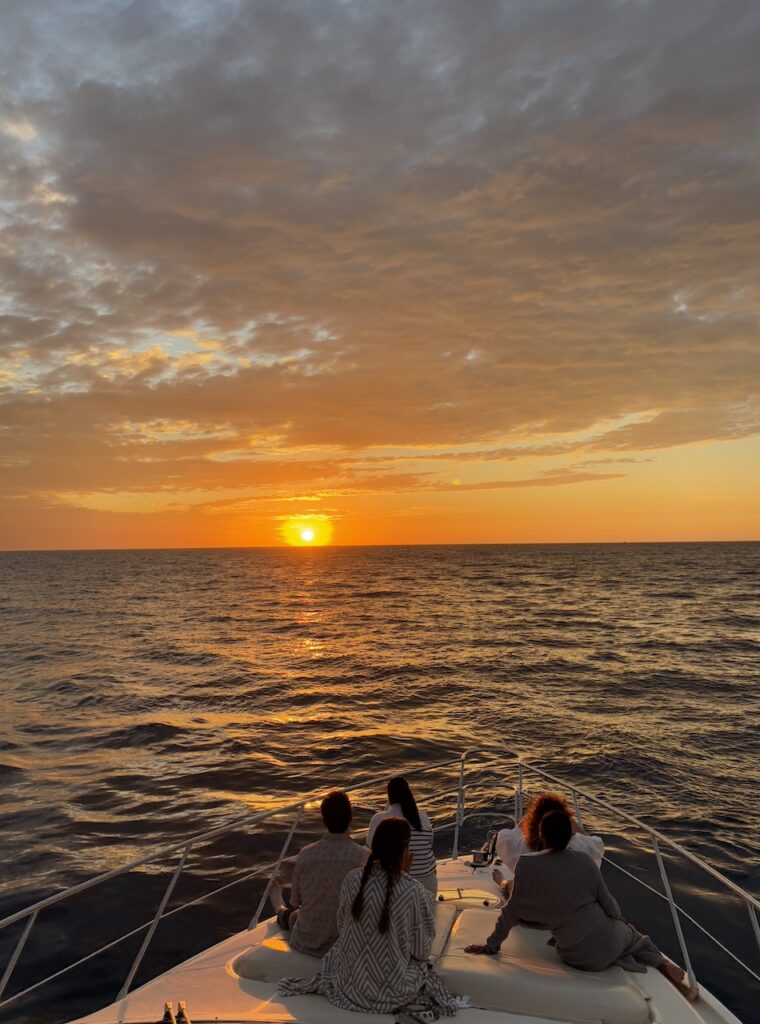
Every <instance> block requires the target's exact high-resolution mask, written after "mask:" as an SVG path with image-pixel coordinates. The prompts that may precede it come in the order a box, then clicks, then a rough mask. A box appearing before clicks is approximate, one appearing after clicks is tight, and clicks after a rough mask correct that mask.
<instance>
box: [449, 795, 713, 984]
mask: <svg viewBox="0 0 760 1024" xmlns="http://www.w3.org/2000/svg"><path fill="white" fill-rule="evenodd" d="M539 828H540V835H541V842H542V848H543V849H544V850H545V851H546V856H543V857H520V859H519V860H518V862H517V865H516V868H515V880H514V885H513V887H512V895H511V897H510V900H509V902H508V903H507V905H506V906H505V907H504V909H503V910H502V912H501V914H500V915H499V918H498V920H497V922H496V927H495V928H494V930H493V931H492V932H491V934H490V935H489V936H488V938H487V939H486V941H485V943H484V945H482V946H480V945H473V946H467V947H465V952H466V953H498V951H499V949H500V947H501V944H502V942H504V940H505V939H506V937H507V935H509V932H510V930H511V929H512V928H513V927H514V925H516V924H519V923H520V922H521V921H523V920H527V921H534V922H537V923H540V925H542V926H543V927H544V928H548V929H549V930H550V931H551V933H552V935H553V936H554V944H555V947H556V950H557V953H558V954H559V955H560V957H561V958H562V959H563V960H564V961H565V963H566V964H569V965H570V966H571V967H577V968H579V969H580V970H583V971H603V970H605V969H606V968H607V967H611V966H612V965H613V964H618V965H619V966H620V967H623V968H624V969H625V970H627V971H639V972H643V971H644V970H645V968H646V967H647V966H650V967H656V968H657V969H658V970H659V971H661V972H662V974H664V975H665V977H666V978H667V979H668V981H670V982H671V983H672V984H673V985H675V986H676V988H678V989H679V991H680V992H681V993H682V994H683V995H684V996H685V997H686V998H687V999H688V1000H689V1002H694V1001H696V999H698V997H699V990H698V989H697V987H696V986H693V987H692V986H689V985H687V984H686V982H685V974H684V972H683V971H682V970H681V968H680V967H678V966H677V965H676V964H674V963H672V961H670V960H667V959H666V958H665V957H664V956H663V955H662V953H661V952H660V951H659V949H658V948H657V947H656V946H655V944H654V943H653V942H652V940H651V939H650V938H649V937H648V936H647V935H642V934H641V933H640V932H638V931H636V929H635V928H634V927H633V925H631V924H628V922H627V921H625V920H623V915H622V914H621V913H620V907H619V906H618V905H617V903H616V902H615V900H614V899H613V897H612V896H611V895H610V893H609V890H608V889H607V886H606V885H605V883H604V879H603V878H602V873H601V871H600V870H599V868H598V867H597V865H596V864H595V863H594V861H593V860H592V858H591V857H588V856H586V854H585V853H580V852H578V851H577V850H573V849H572V848H571V847H570V839H571V836H572V835H573V824H572V821H571V819H570V816H569V815H568V814H566V813H565V812H564V811H550V812H549V814H546V815H544V817H543V818H542V819H541V822H540V825H539Z"/></svg>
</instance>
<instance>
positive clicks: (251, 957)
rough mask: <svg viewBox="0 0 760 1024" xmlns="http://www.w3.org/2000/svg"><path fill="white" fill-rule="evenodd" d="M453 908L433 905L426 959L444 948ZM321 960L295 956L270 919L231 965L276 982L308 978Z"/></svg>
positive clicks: (243, 973) (256, 978) (240, 971)
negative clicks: (260, 937)
mask: <svg viewBox="0 0 760 1024" xmlns="http://www.w3.org/2000/svg"><path fill="white" fill-rule="evenodd" d="M456 915H457V911H456V907H453V906H451V905H450V904H445V903H436V905H435V939H434V940H433V948H432V949H431V951H430V958H431V959H432V960H435V959H436V958H437V957H439V956H440V955H441V952H442V951H443V948H444V946H445V945H446V943H447V941H448V938H449V933H450V932H451V926H452V925H453V924H454V919H455V918H456ZM320 963H321V960H320V959H319V957H316V956H308V955H307V954H306V953H299V952H298V950H295V949H293V948H292V947H291V945H290V941H289V935H288V933H287V932H286V931H283V930H282V928H280V926H279V925H278V924H277V922H276V921H275V920H274V919H272V920H271V921H269V922H267V930H266V934H265V936H264V938H263V940H262V941H261V942H260V943H259V944H258V945H256V946H252V947H251V949H249V950H247V951H246V952H245V953H243V954H242V956H239V957H238V958H237V960H235V962H234V964H233V965H232V968H233V970H234V971H235V973H236V974H237V975H238V976H239V977H241V978H248V979H249V980H250V981H279V980H280V978H288V977H289V978H310V977H311V976H312V975H313V974H316V973H317V971H318V970H319V965H320Z"/></svg>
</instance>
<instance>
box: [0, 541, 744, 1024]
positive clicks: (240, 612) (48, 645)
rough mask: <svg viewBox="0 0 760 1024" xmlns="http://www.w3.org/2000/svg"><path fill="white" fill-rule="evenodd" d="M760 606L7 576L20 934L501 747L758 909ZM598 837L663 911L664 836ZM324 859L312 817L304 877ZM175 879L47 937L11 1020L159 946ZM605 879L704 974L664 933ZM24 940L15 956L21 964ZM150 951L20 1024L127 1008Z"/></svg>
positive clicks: (578, 586)
mask: <svg viewBox="0 0 760 1024" xmlns="http://www.w3.org/2000/svg"><path fill="white" fill-rule="evenodd" d="M759 597H760V543H744V544H739V543H736V544H734V543H723V544H620V545H519V546H511V545H501V546H485V545H484V546H454V547H392V548H391V547H384V548H382V547H377V548H373V547H367V548H313V549H308V548H293V549H235V550H218V549H215V550H171V551H166V550H162V551H153V550H151V551H92V552H36V553H34V552H23V553H20V552H19V553H16V552H6V553H3V554H0V621H1V622H2V627H3V643H2V651H1V652H0V679H1V680H2V683H1V689H0V710H1V711H2V714H1V716H0V780H1V781H2V789H1V790H0V792H1V793H2V796H1V797H0V824H1V826H2V836H3V839H2V852H1V853H0V917H3V916H5V915H7V914H10V913H11V912H13V911H15V910H16V909H19V908H20V907H22V906H24V905H26V904H27V903H29V902H31V901H33V900H35V899H38V898H41V897H42V896H45V895H48V894H50V893H52V892H55V891H58V890H60V889H62V888H64V887H66V886H69V885H71V884H73V883H76V882H79V881H82V880H83V879H85V878H87V877H89V876H91V875H94V874H96V873H99V872H102V871H107V870H110V869H112V868H114V867H116V866H118V865H119V864H120V863H122V862H125V861H127V860H129V859H131V858H134V857H137V856H139V855H141V854H142V853H144V852H146V851H148V850H149V849H151V848H152V847H156V846H161V845H165V844H169V843H172V842H176V841H178V840H179V839H181V838H183V837H185V836H189V835H192V834H193V833H196V832H198V831H200V830H202V829H204V828H206V827H211V826H212V825H216V824H222V823H224V822H226V821H229V820H231V819H233V818H236V817H239V816H240V815H241V814H244V813H246V812H249V811H252V810H257V809H268V808H271V807H273V806H276V805H279V804H283V803H289V802H292V801H293V800H294V799H295V798H296V796H298V795H300V794H304V793H309V792H311V791H324V790H325V789H327V788H329V787H332V786H343V785H348V784H349V783H350V782H352V781H354V780H367V779H372V778H376V777H377V778H383V777H386V776H390V775H393V774H398V773H400V772H403V771H404V770H407V769H409V768H411V767H414V766H419V765H423V764H434V763H437V762H439V761H442V760H445V759H447V758H449V757H453V756H456V755H458V754H459V753H461V751H462V750H464V749H466V748H469V747H478V746H482V745H484V744H488V745H497V746H499V747H503V748H504V750H505V751H506V752H510V754H514V755H520V756H522V757H525V758H528V759H530V760H531V761H534V762H536V763H537V764H539V765H540V766H542V767H543V768H545V769H546V770H548V771H551V772H553V773H556V774H557V775H559V776H562V777H565V778H567V779H568V780H570V781H571V782H572V784H574V785H576V786H578V787H581V788H585V789H587V790H589V791H591V792H592V793H595V794H598V795H600V796H603V797H605V798H606V799H607V800H610V801H612V802H614V803H617V804H619V805H620V806H621V807H624V808H625V809H626V810H627V811H629V812H630V813H631V814H634V815H636V816H639V817H641V818H642V819H644V820H645V821H646V822H647V823H648V824H649V825H652V826H654V827H657V828H659V829H661V830H662V831H663V832H664V833H665V834H666V835H668V836H669V837H670V838H672V839H674V840H676V841H678V842H679V843H682V844H683V845H684V846H686V847H688V849H690V850H691V851H693V852H694V853H695V854H697V855H699V856H701V857H703V858H705V859H706V860H707V861H709V862H710V863H711V864H712V865H714V866H715V867H716V868H717V869H718V870H720V871H721V872H723V873H725V874H726V875H727V876H728V877H729V878H730V879H732V880H734V881H735V882H736V883H738V884H739V885H740V886H742V887H743V888H745V889H747V890H748V891H750V892H752V893H754V894H755V895H757V893H758V890H759V889H760V869H759V867H758V863H759V861H758V849H757V846H758V844H757V837H758V782H759V781H760V779H759V777H758V763H759V762H760V758H759V757H758V754H759V752H760V750H759V747H760V743H759V741H758V736H760V730H759V729H758V725H759V724H760V709H759V704H758V655H759V654H760V602H759V601H758V598H759ZM515 780H516V775H515V770H514V759H513V758H512V757H508V756H505V759H504V762H503V764H499V765H496V764H494V765H492V767H491V768H490V769H489V771H487V772H486V771H484V772H483V773H481V774H480V775H479V774H478V773H477V771H475V772H474V774H473V778H472V785H471V786H469V787H468V791H467V811H468V813H470V812H476V811H482V812H485V811H488V810H493V811H494V815H493V818H492V819H489V818H488V817H487V816H484V817H483V818H482V819H473V820H471V821H470V823H469V824H468V826H467V829H466V830H465V836H464V839H465V842H466V843H469V844H470V845H472V844H477V845H479V842H480V840H481V839H482V837H483V835H484V834H485V831H486V830H487V829H488V827H489V826H490V825H491V824H499V823H503V822H505V821H507V820H508V819H509V816H510V814H511V807H512V798H513V792H514V784H515ZM528 782H529V785H530V786H531V787H532V788H534V789H535V788H536V782H535V780H531V779H528ZM455 784H456V768H455V767H453V766H452V767H448V768H441V769H436V770H435V771H433V772H431V773H430V774H428V775H424V776H420V778H419V780H418V782H417V784H416V786H415V788H416V791H417V794H418V799H419V802H420V805H421V806H423V807H424V809H426V810H427V811H428V813H429V814H430V815H431V817H432V818H433V819H434V823H443V822H445V821H447V820H449V819H450V818H451V816H452V813H453V797H454V787H455ZM383 803H384V793H383V791H382V786H378V787H376V788H375V789H373V790H372V791H362V793H361V794H359V797H358V798H357V801H356V815H355V823H356V826H357V828H360V827H363V826H366V824H367V821H368V819H369V816H370V814H371V813H372V812H373V811H374V810H377V809H379V808H381V807H382V806H383ZM582 809H583V813H584V820H585V822H586V824H587V825H588V827H590V828H592V829H593V830H595V831H598V832H599V834H601V835H603V836H604V838H605V842H606V844H607V847H608V850H609V851H610V854H611V856H613V859H615V860H616V861H618V863H619V864H621V865H623V866H625V867H626V869H627V870H629V871H631V872H632V873H634V874H637V875H639V876H641V877H642V878H645V879H646V880H647V881H648V882H649V883H650V884H651V885H653V886H655V887H657V886H658V885H659V880H658V876H657V869H656V865H654V862H653V858H652V857H651V855H650V854H649V852H648V851H649V849H650V847H649V845H648V840H647V839H646V836H644V835H641V834H637V832H636V830H635V829H634V828H633V827H631V826H628V825H626V826H625V827H624V828H621V826H620V824H619V823H615V821H614V820H613V819H612V818H610V817H605V816H604V815H603V814H601V813H600V811H599V809H598V808H597V809H594V808H593V807H592V806H591V805H583V804H582ZM286 828H287V822H286V821H281V822H279V823H278V825H277V826H276V828H275V829H274V831H273V833H271V834H261V833H257V832H255V830H247V829H244V828H241V829H239V830H233V831H232V832H231V833H229V834H228V835H227V836H225V837H224V838H223V840H220V841H218V842H215V843H212V844H210V845H208V846H204V847H199V848H197V849H196V850H193V851H192V853H191V856H190V859H189V860H188V866H187V869H186V871H185V872H183V876H182V878H181V880H180V883H179V886H178V889H177V890H176V892H175V898H174V899H173V902H172V904H171V906H174V905H175V904H176V903H178V902H181V901H182V900H184V899H187V898H189V897H190V896H195V895H200V894H202V893H203V892H205V891H208V890H209V889H212V888H215V887H216V886H218V885H220V884H222V883H224V882H225V881H227V880H232V879H233V878H234V877H235V872H237V873H238V874H239V873H241V872H242V871H244V870H250V869H251V868H252V867H253V866H255V864H256V863H257V861H259V860H261V859H272V858H273V856H276V852H277V849H278V847H279V842H280V840H281V837H282V834H283V830H286ZM278 830H279V831H278ZM317 831H318V823H317V817H316V813H315V812H312V813H311V814H308V815H307V818H306V821H305V824H304V827H303V828H302V829H301V830H300V831H299V833H298V834H297V836H296V840H295V847H296V848H297V847H298V845H300V844H301V843H302V842H304V841H307V840H308V839H310V838H313V836H314V835H315V834H316V833H317ZM438 843H439V853H440V854H443V853H445V852H447V850H448V849H450V844H451V832H450V831H449V832H442V833H441V834H440V836H439V839H438ZM468 848H469V847H468ZM173 863H174V862H173V861H172V860H171V858H169V859H168V860H167V862H166V863H165V864H162V865H161V866H160V869H158V868H150V869H145V870H140V871H135V872H132V873H131V874H130V875H129V876H126V877H122V878H118V879H115V880H114V881H113V882H110V883H108V884H107V886H105V887H104V890H105V891H104V892H103V893H102V894H99V895H98V897H97V898H95V897H94V896H92V894H87V895H85V896H81V897H77V898H75V899H74V900H73V901H72V904H71V906H70V907H68V906H66V907H64V908H59V909H56V910H54V911H47V912H43V913H42V914H41V915H40V918H39V920H38V922H37V924H36V925H35V929H34V932H33V934H32V937H31V939H30V942H29V945H28V947H27V949H26V950H25V951H24V954H23V956H22V958H21V961H20V963H19V966H18V968H17V970H16V972H15V973H14V976H13V979H12V981H11V984H10V987H9V989H8V992H7V993H6V995H8V994H12V993H13V992H14V991H17V990H18V989H20V988H21V987H23V986H24V985H27V984H31V983H33V982H34V981H35V980H37V979H38V978H39V977H41V976H42V975H41V974H40V973H39V972H40V971H45V972H47V971H52V970H57V969H59V968H61V967H63V966H65V965H66V964H67V963H69V962H71V961H72V960H74V959H76V958H77V957H78V956H81V955H84V954H85V953H87V952H89V951H90V950H93V949H95V948H96V947H97V945H99V944H101V942H106V941H110V940H111V939H113V938H116V937H117V936H118V935H119V934H120V933H121V931H126V930H127V927H136V926H137V925H138V924H140V923H142V922H143V921H145V920H148V919H150V917H151V916H152V914H153V912H154V910H155V907H156V905H157V902H158V900H159V899H160V896H161V893H162V892H163V889H164V887H165V885H166V883H167V880H168V878H169V877H170V872H171V870H172V867H173ZM668 865H669V867H670V866H671V861H670V860H668ZM672 873H673V884H674V889H675V891H676V897H677V899H679V900H682V901H683V902H684V905H685V906H687V909H689V912H690V913H693V914H694V916H695V917H697V918H698V919H699V920H700V921H701V922H702V923H703V924H704V925H705V926H706V927H707V928H709V930H711V931H714V932H715V934H716V935H718V936H719V937H720V939H721V941H723V942H724V944H725V945H727V946H728V947H729V949H731V950H732V951H734V952H736V953H738V954H739V955H741V956H742V958H743V959H745V960H746V961H747V962H748V963H749V964H750V965H751V966H752V967H753V969H754V970H755V971H757V972H758V973H760V953H759V952H758V949H757V947H756V946H755V945H754V942H753V939H752V933H751V930H750V922H749V918H748V915H747V912H746V908H745V907H744V906H743V905H742V904H741V902H739V901H737V900H735V899H733V898H728V897H725V898H724V897H723V896H722V895H721V894H720V887H719V886H718V885H717V884H716V883H714V882H713V880H711V879H710V878H709V877H708V876H706V875H704V874H703V873H702V872H700V871H699V870H698V869H696V868H694V867H692V866H689V865H684V864H683V863H679V862H678V859H677V858H676V859H674V860H673V862H672ZM605 874H606V876H607V877H608V881H609V883H610V885H611V887H612V888H613V891H616V892H617V893H618V895H619V896H620V898H621V902H622V903H623V907H624V910H625V911H626V913H628V914H630V916H631V917H632V918H633V919H634V921H635V923H636V924H637V925H638V926H639V927H640V928H641V929H642V930H644V931H649V933H650V934H652V936H653V937H654V938H655V939H656V940H657V941H658V942H660V943H661V944H662V945H663V947H664V948H665V949H666V951H667V952H671V953H672V954H673V955H675V956H676V957H678V952H677V946H676V944H675V940H674V936H673V929H672V925H671V923H670V922H669V919H668V916H667V907H666V906H665V904H662V905H659V904H658V901H657V900H656V899H655V897H654V896H652V897H651V900H650V903H651V906H649V904H648V903H647V902H646V900H642V898H640V897H639V896H637V894H636V892H635V891H634V888H633V883H632V882H630V880H629V879H627V876H625V875H623V874H622V873H621V872H619V871H617V870H615V869H613V868H611V867H606V868H605ZM257 886H258V888H257ZM260 892H261V883H259V882H256V881H254V882H251V883H246V884H244V885H241V886H238V887H232V888H231V889H229V890H227V892H226V893H225V894H223V895H222V896H220V897H218V898H215V899H214V900H212V901H210V902H209V903H208V904H205V903H204V904H200V905H198V906H196V907H193V908H191V909H189V910H187V911H183V912H182V913H180V914H177V915H175V916H173V917H172V918H171V919H169V920H167V921H165V922H163V923H162V924H161V925H160V926H159V929H158V931H157V933H156V937H155V939H154V942H153V944H152V946H151V950H150V951H149V954H148V957H147V958H146V961H145V963H144V965H143V967H142V968H141V971H140V973H139V974H138V978H137V979H136V983H137V984H139V983H140V982H141V981H144V980H146V979H147V978H148V977H149V976H151V975H152V974H155V973H156V972H157V971H158V970H161V969H164V968H165V967H166V966H168V965H170V964H171V963H172V962H175V961H176V960H177V959H179V958H180V957H185V956H187V955H189V954H190V953H191V952H195V951H197V950H199V949H201V948H203V947H204V946H206V945H208V944H209V943H210V942H212V941H218V940H219V939H221V938H223V937H225V936H226V935H228V934H231V933H232V932H234V931H237V930H239V929H240V928H242V927H245V925H246V924H247V922H248V918H249V917H250V916H251V913H252V909H253V907H254V906H255V904H256V901H257V897H258V895H259V894H260ZM655 917H656V918H657V920H655ZM644 918H645V919H644ZM18 934H19V927H18V926H14V927H13V928H11V929H8V930H6V932H5V933H3V934H0V963H2V958H3V957H7V955H8V951H9V949H10V948H12V943H13V942H15V939H16V938H17V936H18ZM686 935H687V940H688V941H689V944H690V948H692V949H693V958H694V962H695V966H696V968H697V973H698V976H699V977H700V978H701V979H702V980H703V981H704V982H705V983H706V984H708V986H710V987H711V988H712V989H713V990H714V991H715V992H716V994H718V995H719V996H720V997H721V998H723V999H724V1000H725V1001H726V1002H727V1003H728V1005H729V1006H731V1007H732V1008H733V1009H734V1011H735V1012H737V1013H739V1015H740V1016H743V1019H744V1020H745V1021H749V1020H751V1019H753V1018H752V1014H753V1013H755V1012H756V1004H755V1000H754V999H751V998H750V990H751V988H752V987H753V986H754V985H755V984H756V983H755V982H753V981H752V979H751V978H750V977H749V975H747V974H746V973H743V972H742V971H741V970H740V969H739V968H738V967H737V966H736V965H735V964H733V962H732V961H731V960H730V959H729V958H728V957H727V956H726V955H725V954H724V953H721V952H720V951H719V950H716V949H715V948H714V947H713V946H712V944H711V943H710V942H709V941H708V940H707V939H705V938H704V936H703V935H701V933H699V932H698V930H697V929H695V928H694V927H693V926H691V925H689V924H688V922H687V927H686ZM139 941H140V937H139V936H138V937H137V938H136V939H134V940H130V941H129V942H126V943H124V944H123V946H121V947H118V946H117V947H114V948H113V949H112V950H110V951H109V952H108V953H106V954H104V955H102V956H101V957H99V958H96V959H94V960H93V961H92V962H91V963H90V964H88V965H87V967H86V968H81V969H77V971H75V972H72V974H71V975H69V976H64V977H63V978H62V979H60V980H59V981H56V982H55V983H53V984H52V985H51V986H49V987H48V988H45V989H42V990H41V991H40V992H39V994H35V995H32V996H29V997H27V998H25V999H24V1000H21V1001H19V1002H18V1003H16V1004H14V1005H13V1006H12V1007H10V1008H9V1009H8V1011H6V1013H5V1015H3V1013H2V1011H0V1019H3V1020H8V1021H13V1022H33V1021H34V1022H45V1024H47V1022H53V1021H62V1020H65V1019H68V1018H70V1017H73V1016H75V1015H77V1014H80V1013H84V1012H85V1011H88V1010H91V1009H95V1008H97V1007H98V1006H99V1005H102V1004H103V1003H105V1002H108V1001H110V1000H112V999H113V998H115V995H116V992H117V991H118V989H119V987H120V985H121V982H122V981H123V978H124V975H125V973H126V970H127V967H128V966H129V963H130V961H131V958H132V956H133V955H134V951H135V949H136V947H137V945H138V944H139ZM158 1009H159V1008H157V1015H158ZM191 1009H192V1008H191ZM754 1019H757V1018H754Z"/></svg>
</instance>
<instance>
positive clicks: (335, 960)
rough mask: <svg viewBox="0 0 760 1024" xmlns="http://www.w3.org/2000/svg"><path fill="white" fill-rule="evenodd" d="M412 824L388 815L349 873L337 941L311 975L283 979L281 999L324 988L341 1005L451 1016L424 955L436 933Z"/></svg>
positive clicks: (452, 1008)
mask: <svg viewBox="0 0 760 1024" xmlns="http://www.w3.org/2000/svg"><path fill="white" fill-rule="evenodd" d="M410 835H411V829H410V827H409V822H408V821H406V820H405V819H404V818H385V819H384V820H383V821H381V822H380V824H379V825H378V826H377V829H376V830H375V833H374V835H373V837H372V853H371V854H370V857H369V860H368V861H367V863H366V865H365V867H364V869H363V870H359V869H358V868H357V869H356V870H355V871H351V872H349V874H348V875H346V880H345V882H344V883H343V889H342V890H341V894H340V909H339V910H338V928H339V934H338V940H337V942H336V943H335V945H334V946H333V947H332V949H331V950H330V952H329V953H328V954H327V956H326V957H325V958H324V959H323V960H322V963H321V965H320V968H319V973H318V974H315V975H314V977H312V978H283V979H282V980H281V981H280V983H279V986H278V992H279V994H280V995H281V996H292V995H297V994H303V993H309V992H314V993H319V994H320V995H323V996H326V997H327V998H328V999H329V1000H330V1002H331V1003H333V1004H334V1005H335V1006H339V1007H341V1008H342V1009H344V1010H353V1011H354V1012H358V1013H395V1012H396V1011H397V1010H400V1009H401V1008H402V1007H405V1006H408V1005H409V1004H410V1003H413V1004H414V1005H415V1008H419V1006H420V1004H422V1005H423V1006H425V1008H426V1009H430V1010H434V1011H436V1012H437V1013H442V1014H444V1015H446V1016H451V1015H453V1014H454V1013H455V1012H456V1009H457V1005H458V1004H457V1000H456V998H455V997H454V996H452V995H451V994H450V993H449V992H448V991H447V990H446V988H445V987H444V985H443V982H442V981H441V979H440V978H439V977H438V975H437V974H436V973H435V972H434V971H433V967H432V965H431V964H430V963H428V960H427V957H428V955H429V953H430V948H431V946H432V943H433V937H434V934H435V919H434V916H433V901H432V900H431V899H430V896H429V894H428V893H427V891H426V890H425V889H424V888H423V887H422V886H421V885H420V883H419V882H416V881H415V880H414V879H413V878H412V876H411V875H410V874H409V868H410V866H411V854H410V852H409V839H410Z"/></svg>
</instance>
